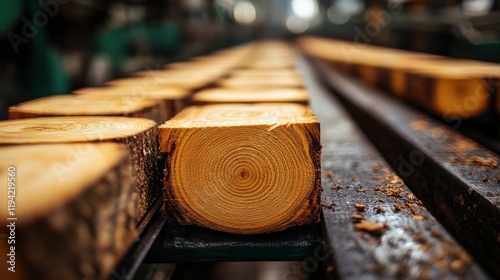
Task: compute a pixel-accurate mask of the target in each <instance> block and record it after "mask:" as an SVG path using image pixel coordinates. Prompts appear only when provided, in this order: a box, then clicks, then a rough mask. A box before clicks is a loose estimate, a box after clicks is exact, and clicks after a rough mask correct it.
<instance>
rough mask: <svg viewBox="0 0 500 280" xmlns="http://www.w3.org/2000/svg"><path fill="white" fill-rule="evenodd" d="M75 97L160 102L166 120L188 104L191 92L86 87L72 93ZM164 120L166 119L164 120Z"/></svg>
mask: <svg viewBox="0 0 500 280" xmlns="http://www.w3.org/2000/svg"><path fill="white" fill-rule="evenodd" d="M73 93H74V94H77V95H92V96H105V97H115V98H120V97H121V98H123V99H126V98H146V99H153V100H158V101H162V102H163V103H164V104H165V110H166V114H167V119H170V118H171V117H173V116H175V114H177V113H179V112H180V111H181V110H182V109H183V108H184V107H185V106H187V105H188V104H189V102H190V98H191V91H190V90H186V89H182V88H165V89H156V90H148V89H145V88H143V87H140V86H136V87H119V86H116V87H87V88H80V89H77V90H75V91H73ZM165 120H166V119H165Z"/></svg>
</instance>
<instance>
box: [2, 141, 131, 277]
mask: <svg viewBox="0 0 500 280" xmlns="http://www.w3.org/2000/svg"><path fill="white" fill-rule="evenodd" d="M0 157H1V158H2V159H3V160H2V162H1V163H0V168H1V171H0V179H1V180H2V181H4V182H6V181H7V172H6V171H7V168H8V166H10V165H14V166H15V167H16V170H17V171H16V182H17V185H16V191H17V196H16V213H15V216H16V217H17V221H16V244H15V246H16V273H10V272H8V271H6V270H5V269H2V271H1V272H0V276H1V277H2V279H13V278H12V276H16V277H17V278H16V279H106V278H108V277H109V276H110V274H111V271H112V269H113V267H114V265H116V264H117V262H118V261H119V260H120V258H121V256H123V254H124V253H125V251H126V250H127V249H128V246H129V245H130V244H131V242H132V241H133V240H134V239H135V238H136V236H137V232H136V229H135V221H136V211H135V208H136V207H137V205H136V204H135V202H136V201H137V199H135V198H134V195H136V194H135V192H134V180H133V178H132V177H131V174H132V166H131V165H130V164H129V162H128V161H127V151H126V149H125V147H124V146H122V145H120V144H116V143H99V144H88V143H78V144H44V145H22V146H9V147H0ZM0 200H1V202H2V204H3V205H7V201H6V196H3V195H2V196H0ZM6 210H7V207H2V209H1V210H0V217H1V219H2V224H4V223H5V221H6V217H8V215H9V214H8V213H7V212H6ZM4 227H5V224H4ZM48 256H50V257H48ZM54 263H57V265H54Z"/></svg>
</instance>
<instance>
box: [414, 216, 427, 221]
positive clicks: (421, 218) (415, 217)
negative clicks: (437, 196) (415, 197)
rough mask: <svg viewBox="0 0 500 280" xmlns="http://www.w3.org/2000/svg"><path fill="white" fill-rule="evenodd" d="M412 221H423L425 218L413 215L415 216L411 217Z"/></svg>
mask: <svg viewBox="0 0 500 280" xmlns="http://www.w3.org/2000/svg"><path fill="white" fill-rule="evenodd" d="M413 219H414V220H415V221H423V220H424V219H425V217H424V216H421V215H415V216H413Z"/></svg>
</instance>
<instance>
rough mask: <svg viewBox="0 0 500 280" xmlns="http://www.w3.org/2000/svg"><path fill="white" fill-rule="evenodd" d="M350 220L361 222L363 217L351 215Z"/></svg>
mask: <svg viewBox="0 0 500 280" xmlns="http://www.w3.org/2000/svg"><path fill="white" fill-rule="evenodd" d="M351 219H353V220H357V221H361V220H364V219H365V217H364V216H363V215H359V214H353V215H351Z"/></svg>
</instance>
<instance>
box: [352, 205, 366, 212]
mask: <svg viewBox="0 0 500 280" xmlns="http://www.w3.org/2000/svg"><path fill="white" fill-rule="evenodd" d="M354 208H356V209H358V211H361V212H363V211H365V208H366V204H358V203H354Z"/></svg>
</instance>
